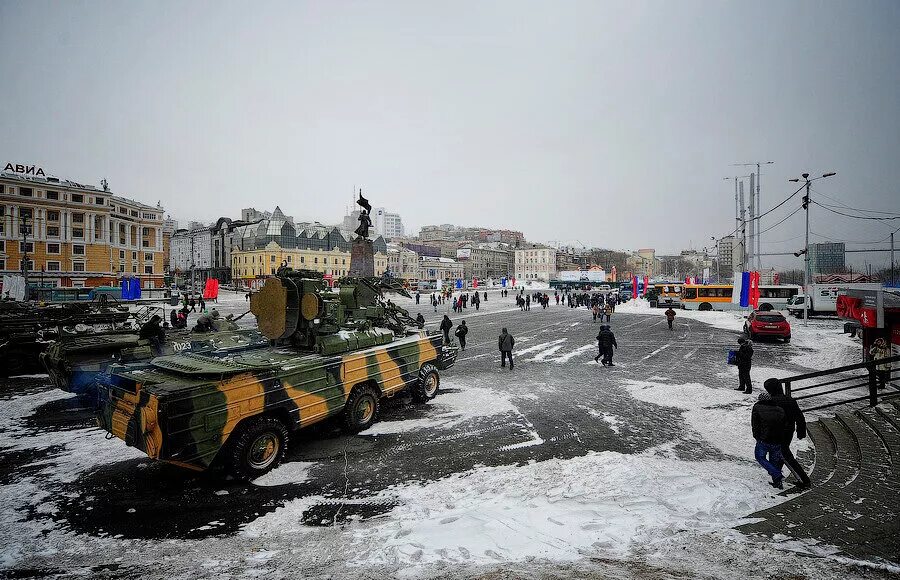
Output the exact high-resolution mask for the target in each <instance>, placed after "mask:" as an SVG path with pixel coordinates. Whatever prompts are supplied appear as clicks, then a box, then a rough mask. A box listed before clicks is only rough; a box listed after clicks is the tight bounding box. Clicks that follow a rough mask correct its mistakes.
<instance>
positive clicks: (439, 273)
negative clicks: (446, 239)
mask: <svg viewBox="0 0 900 580" xmlns="http://www.w3.org/2000/svg"><path fill="white" fill-rule="evenodd" d="M462 279H463V266H462V264H460V263H459V262H457V261H456V260H451V259H450V258H431V257H427V256H422V257H421V259H420V261H419V280H426V281H429V282H436V281H437V280H442V281H444V282H447V283H454V282H456V281H457V280H462Z"/></svg>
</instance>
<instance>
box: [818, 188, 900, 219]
mask: <svg viewBox="0 0 900 580" xmlns="http://www.w3.org/2000/svg"><path fill="white" fill-rule="evenodd" d="M813 191H815V192H816V194H817V195H821V196H822V197H824V198H827V199H830V200H831V201H833V202H835V203H836V204H838V205H839V206H840V207H843V208H844V209H850V210H853V211H858V212H863V213H878V214H883V215H900V214H898V213H897V212H893V211H879V210H876V209H862V208H858V207H851V206H849V205H847V204H845V203H844V202H842V201H840V200H838V199H835V198H833V197H831V196H830V195H827V194H825V193H822V192H821V191H819V190H818V189H814V190H813Z"/></svg>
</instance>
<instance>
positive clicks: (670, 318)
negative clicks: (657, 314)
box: [666, 308, 675, 330]
mask: <svg viewBox="0 0 900 580" xmlns="http://www.w3.org/2000/svg"><path fill="white" fill-rule="evenodd" d="M666 322H668V323H669V330H672V324H673V323H674V322H675V311H674V310H672V308H669V309H668V310H666Z"/></svg>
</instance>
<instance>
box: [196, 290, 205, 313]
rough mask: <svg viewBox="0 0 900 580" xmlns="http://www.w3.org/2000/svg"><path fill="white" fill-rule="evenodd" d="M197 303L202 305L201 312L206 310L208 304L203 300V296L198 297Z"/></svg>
mask: <svg viewBox="0 0 900 580" xmlns="http://www.w3.org/2000/svg"><path fill="white" fill-rule="evenodd" d="M197 302H198V303H199V304H200V312H203V311H205V310H206V302H205V301H204V300H203V294H198V295H197Z"/></svg>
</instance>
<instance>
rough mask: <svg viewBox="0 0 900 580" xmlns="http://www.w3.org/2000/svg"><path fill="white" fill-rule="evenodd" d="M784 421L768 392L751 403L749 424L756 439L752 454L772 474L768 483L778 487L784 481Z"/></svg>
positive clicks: (782, 413) (781, 412)
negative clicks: (782, 451) (782, 449)
mask: <svg viewBox="0 0 900 580" xmlns="http://www.w3.org/2000/svg"><path fill="white" fill-rule="evenodd" d="M785 423H786V419H785V413H784V409H782V408H781V407H779V406H778V405H777V404H776V403H775V401H773V400H772V396H771V395H770V394H769V393H760V394H759V401H757V402H756V404H755V405H753V410H752V411H751V412H750V426H751V428H752V429H753V438H754V439H756V449H755V450H754V456H755V457H756V461H757V462H759V464H760V465H762V466H763V469H765V470H766V471H767V472H768V473H769V475H771V476H772V483H771V484H770V485H771V486H772V487H777V488H778V489H784V485H783V484H782V483H781V482H782V481H784V476H783V475H782V474H781V466H782V464H783V461H782V458H781V442H782V441H783V439H784V430H785V428H784V426H785Z"/></svg>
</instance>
